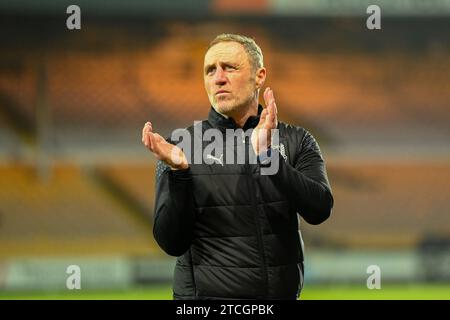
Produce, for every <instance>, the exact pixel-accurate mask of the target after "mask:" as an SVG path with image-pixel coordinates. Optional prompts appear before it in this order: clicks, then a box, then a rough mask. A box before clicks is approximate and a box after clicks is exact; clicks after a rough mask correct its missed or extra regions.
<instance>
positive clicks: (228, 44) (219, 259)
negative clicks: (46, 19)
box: [142, 34, 333, 299]
mask: <svg viewBox="0 0 450 320" xmlns="http://www.w3.org/2000/svg"><path fill="white" fill-rule="evenodd" d="M265 78H266V69H265V68H264V65H263V55H262V52H261V49H260V48H259V47H258V45H257V44H256V43H255V42H254V41H253V40H252V39H250V38H247V37H244V36H241V35H232V34H222V35H219V36H217V37H216V38H215V39H214V40H213V41H212V42H211V44H210V45H209V48H208V50H207V52H206V55H205V59H204V83H205V89H206V93H207V94H208V98H209V101H210V103H211V105H212V108H211V109H210V112H209V116H208V119H207V120H205V121H202V122H201V123H200V125H198V124H197V125H194V126H191V127H189V128H187V129H186V130H187V132H189V133H190V135H189V137H190V139H191V140H190V141H189V142H190V144H188V146H187V147H186V146H185V147H184V148H182V147H179V146H176V145H175V143H174V141H172V140H169V141H166V140H165V139H164V138H163V137H161V136H160V135H159V134H157V133H156V132H155V131H154V130H153V126H152V124H151V123H150V122H147V123H146V124H145V126H144V128H143V132H142V142H143V143H144V144H145V146H146V147H147V148H148V149H149V150H150V151H151V152H153V154H154V155H155V156H156V158H157V159H158V160H159V161H158V164H157V173H156V174H157V178H156V180H157V182H156V184H157V186H156V197H155V218H154V229H153V233H154V236H155V239H156V241H157V242H158V244H159V245H160V246H161V248H162V249H163V250H164V251H165V252H166V253H168V254H169V255H173V256H177V257H178V258H177V262H176V266H175V272H174V283H173V296H174V299H297V298H298V297H299V294H300V290H301V288H302V286H303V241H302V238H301V233H300V231H299V227H298V226H299V220H300V219H299V216H301V217H303V219H304V220H306V221H307V222H308V223H310V224H319V223H321V222H323V221H325V220H326V219H327V218H328V217H329V216H330V214H331V210H332V207H333V197H332V194H331V188H330V185H329V182H328V178H327V174H326V169H325V163H324V160H323V158H322V155H321V152H320V149H319V146H318V144H317V142H316V141H315V139H314V138H313V136H312V135H311V134H310V133H309V132H308V131H306V130H305V129H303V128H301V127H294V126H291V125H288V124H285V123H282V122H278V119H277V105H276V102H275V98H274V94H273V91H272V90H271V89H269V88H266V90H265V91H264V101H265V106H266V107H265V108H263V107H262V106H261V105H258V97H259V91H260V89H261V88H262V86H263V84H264V81H265ZM198 128H200V129H199V130H200V132H201V133H202V134H203V133H206V132H207V130H215V131H216V132H219V133H221V135H216V140H217V139H218V140H220V141H219V142H220V144H219V147H218V148H215V149H214V151H215V154H212V153H211V154H209V153H208V152H204V153H202V155H203V161H202V162H201V163H198V161H197V162H196V161H192V154H191V153H190V152H187V151H186V150H187V149H189V146H191V145H195V143H196V142H195V139H196V137H197V138H198V132H197V134H196V132H195V131H196V129H198ZM230 130H231V131H234V130H241V131H242V132H244V133H245V134H242V140H241V139H237V140H238V141H237V142H236V143H234V141H233V144H232V145H230V144H229V143H227V144H226V146H225V147H223V143H222V142H223V141H221V138H220V137H222V139H223V140H225V139H226V137H228V136H229V132H230ZM275 135H276V136H277V139H276V140H278V141H277V143H275V142H274V140H275V139H274V137H275ZM234 137H239V135H234ZM200 144H201V147H203V148H204V141H203V142H200ZM239 146H249V148H248V149H242V148H239ZM242 150H247V151H242ZM242 152H244V153H245V155H244V162H243V163H242V162H241V163H237V164H236V163H235V161H234V162H232V163H230V161H225V160H226V159H228V155H232V157H231V158H232V159H234V158H235V157H234V156H239V155H240V154H241V153H242ZM238 153H239V154H238ZM205 154H206V157H205ZM225 154H226V155H227V157H225ZM252 155H254V156H255V157H254V158H255V159H256V161H253V162H252V161H251V159H252ZM207 160H208V161H207ZM272 163H276V164H277V166H276V171H274V172H269V173H268V174H262V172H263V170H264V169H265V168H267V167H268V166H270V165H271V164H272Z"/></svg>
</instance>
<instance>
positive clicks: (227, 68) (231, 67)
mask: <svg viewBox="0 0 450 320" xmlns="http://www.w3.org/2000/svg"><path fill="white" fill-rule="evenodd" d="M225 70H236V67H235V66H225Z"/></svg>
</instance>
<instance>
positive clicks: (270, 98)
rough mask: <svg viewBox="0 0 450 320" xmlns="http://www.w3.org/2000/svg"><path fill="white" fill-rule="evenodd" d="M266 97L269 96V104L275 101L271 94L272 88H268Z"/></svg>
mask: <svg viewBox="0 0 450 320" xmlns="http://www.w3.org/2000/svg"><path fill="white" fill-rule="evenodd" d="M267 95H268V97H269V104H273V103H274V102H275V98H274V96H273V90H272V89H270V90H269V92H268V93H267Z"/></svg>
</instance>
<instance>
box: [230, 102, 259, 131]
mask: <svg viewBox="0 0 450 320" xmlns="http://www.w3.org/2000/svg"><path fill="white" fill-rule="evenodd" d="M239 111H240V112H236V113H233V114H229V115H228V117H230V118H232V119H233V120H234V122H235V123H236V126H237V127H238V128H243V127H244V125H245V122H246V121H247V119H248V118H249V117H251V116H257V115H258V103H257V102H255V103H252V104H250V105H248V106H247V107H245V108H241V109H240V110H239Z"/></svg>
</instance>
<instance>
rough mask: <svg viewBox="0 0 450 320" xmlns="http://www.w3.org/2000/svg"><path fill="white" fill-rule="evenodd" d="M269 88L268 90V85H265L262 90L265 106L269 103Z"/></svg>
mask: <svg viewBox="0 0 450 320" xmlns="http://www.w3.org/2000/svg"><path fill="white" fill-rule="evenodd" d="M269 90H270V88H269V87H267V88H266V90H264V103H265V105H266V107H267V106H268V105H269V96H268V94H269Z"/></svg>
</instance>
